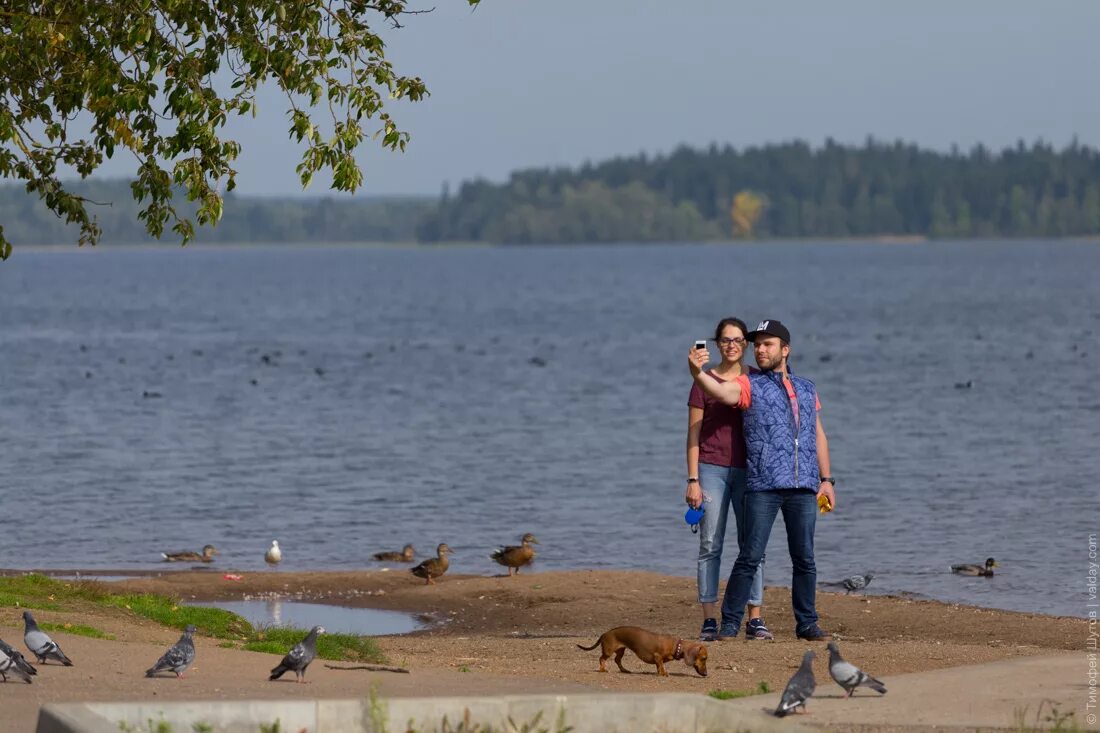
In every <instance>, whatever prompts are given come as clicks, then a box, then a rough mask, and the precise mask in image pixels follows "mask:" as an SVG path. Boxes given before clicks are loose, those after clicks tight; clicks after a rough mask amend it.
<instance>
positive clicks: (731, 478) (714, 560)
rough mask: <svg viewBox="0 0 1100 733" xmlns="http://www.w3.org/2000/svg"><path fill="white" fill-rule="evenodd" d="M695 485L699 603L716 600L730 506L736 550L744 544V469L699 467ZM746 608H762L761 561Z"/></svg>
mask: <svg viewBox="0 0 1100 733" xmlns="http://www.w3.org/2000/svg"><path fill="white" fill-rule="evenodd" d="M699 486H700V488H701V489H702V490H703V508H704V509H705V510H706V511H705V513H704V514H703V521H702V522H700V523H699V602H700V603H714V602H715V601H717V600H718V575H719V567H718V566H719V565H721V563H722V546H723V544H724V543H725V538H726V519H727V518H728V517H729V510H730V507H733V516H734V521H735V522H736V523H737V547H738V548H739V549H740V547H741V545H743V544H744V543H745V531H744V525H745V520H744V519H743V517H742V515H743V514H744V513H745V495H746V494H747V493H748V492H747V491H746V486H745V469H743V468H732V467H730V466H717V465H715V464H713V463H700V464H699ZM748 603H749V605H750V606H762V605H764V559H763V557H761V559H760V564H759V565H758V566H757V568H756V575H754V576H753V579H752V590H751V591H750V593H749V600H748Z"/></svg>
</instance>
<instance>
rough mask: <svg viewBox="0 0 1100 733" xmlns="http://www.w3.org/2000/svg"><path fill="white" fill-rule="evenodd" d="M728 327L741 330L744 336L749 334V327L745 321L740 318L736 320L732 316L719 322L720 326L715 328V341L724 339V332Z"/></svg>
mask: <svg viewBox="0 0 1100 733" xmlns="http://www.w3.org/2000/svg"><path fill="white" fill-rule="evenodd" d="M726 326H736V327H737V328H740V329H741V335H742V336H746V335H748V333H749V327H748V326H746V325H745V322H744V321H742V320H741V319H740V318H734V317H733V316H730V317H729V318H723V319H722V320H720V321H718V325H717V326H715V328H714V340H715V341H716V342H717V341H718V339H720V338H722V331H724V330H725V328H726Z"/></svg>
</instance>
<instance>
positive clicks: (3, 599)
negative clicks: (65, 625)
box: [0, 593, 61, 611]
mask: <svg viewBox="0 0 1100 733" xmlns="http://www.w3.org/2000/svg"><path fill="white" fill-rule="evenodd" d="M0 608H29V609H31V610H32V611H37V610H39V609H41V610H43V611H56V610H58V609H59V608H61V606H59V605H57V604H56V603H51V602H49V601H38V600H27V599H25V598H22V597H20V596H17V595H16V594H14V593H0Z"/></svg>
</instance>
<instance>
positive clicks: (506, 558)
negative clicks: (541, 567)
mask: <svg viewBox="0 0 1100 733" xmlns="http://www.w3.org/2000/svg"><path fill="white" fill-rule="evenodd" d="M520 541H521V542H522V543H523V544H521V545H518V546H517V545H510V546H508V547H498V548H497V549H496V550H495V551H494V552H493V554H492V555H489V558H490V559H492V560H496V561H497V562H498V563H500V564H501V565H503V566H504V567H506V568H508V577H509V578H510V577H512V571H513V570H515V571H516V574H517V575H518V574H519V569H520V568H522V567H523V566H524V565H530V564H531V561H532V560H534V559H535V548H533V547H531V545H537V544H538V543H539V541H538V540H536V539H535V535H533V534H531V533H530V532H528V533H527V534H525V535H523V539H522V540H520Z"/></svg>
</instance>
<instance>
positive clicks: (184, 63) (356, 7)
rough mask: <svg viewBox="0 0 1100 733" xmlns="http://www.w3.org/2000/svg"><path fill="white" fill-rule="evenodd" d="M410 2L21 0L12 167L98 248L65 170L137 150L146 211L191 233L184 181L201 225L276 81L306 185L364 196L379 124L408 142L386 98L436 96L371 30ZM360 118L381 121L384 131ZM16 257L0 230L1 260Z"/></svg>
mask: <svg viewBox="0 0 1100 733" xmlns="http://www.w3.org/2000/svg"><path fill="white" fill-rule="evenodd" d="M477 2H478V0H467V3H468V4H469V5H471V6H473V5H476V4H477ZM406 7H407V0H292V1H289V2H285V1H283V0H223V1H221V2H218V3H205V2H196V1H195V0H137V2H134V3H104V2H100V1H99V0H73V1H72V2H66V3H52V2H47V3H33V2H30V0H12V2H10V3H8V4H7V5H6V7H5V12H4V13H3V14H0V31H2V32H0V91H2V92H3V93H4V95H5V96H6V97H7V100H8V104H7V105H5V106H3V107H0V176H2V177H4V178H13V179H17V180H21V181H23V182H24V183H25V185H26V187H27V190H28V191H30V192H34V193H37V194H38V195H39V196H40V197H41V198H42V200H43V201H44V202H45V203H46V205H47V206H48V207H49V208H50V209H51V210H52V211H53V212H54V213H55V214H57V215H58V216H59V217H62V218H63V219H65V220H66V221H68V222H74V223H77V224H78V225H79V226H80V236H79V240H80V243H81V244H83V243H89V244H95V242H96V241H97V240H98V238H99V235H100V230H99V227H98V225H97V224H96V221H95V218H94V217H93V216H91V215H90V214H89V211H88V206H89V204H90V202H88V201H86V200H84V199H83V198H81V197H79V196H74V195H71V194H68V193H67V192H66V191H65V188H64V184H62V182H61V180H60V177H59V175H58V165H59V164H64V165H66V166H69V167H71V168H73V169H75V170H76V172H77V173H78V174H79V175H80V176H82V177H86V176H89V175H92V174H93V173H94V172H95V171H96V170H97V169H98V168H99V166H100V165H101V164H102V162H103V159H104V156H106V157H108V158H110V157H113V156H116V155H119V154H122V153H125V154H126V155H127V156H132V157H133V158H134V159H135V160H136V169H135V178H134V181H133V183H132V186H131V188H132V191H133V193H134V197H135V198H136V199H137V200H138V201H141V202H142V203H143V204H144V208H143V209H142V210H141V213H140V214H139V216H138V218H139V219H140V220H141V221H142V222H143V223H144V225H145V227H146V229H147V231H148V232H149V233H150V234H152V235H154V236H156V237H159V236H161V234H162V233H163V231H164V228H165V227H166V226H169V227H170V228H171V230H172V231H173V232H174V233H175V234H176V235H177V236H179V237H180V238H181V240H182V242H183V243H184V244H186V242H187V241H189V240H190V239H191V238H192V237H193V235H194V223H193V222H192V221H190V220H188V219H187V218H186V217H182V216H180V215H179V214H177V212H176V209H175V208H174V207H173V206H172V196H173V190H174V186H180V187H182V189H183V190H184V191H186V195H187V197H188V199H189V200H191V201H195V202H198V204H199V205H198V208H197V210H196V213H195V220H196V221H197V222H198V223H199V224H200V225H211V226H212V225H214V224H216V223H217V222H218V220H219V219H221V216H222V205H223V204H222V198H221V193H220V192H221V191H228V190H231V189H232V188H233V186H234V185H235V176H236V171H235V169H234V168H233V162H234V161H235V160H236V158H237V157H238V155H239V154H240V150H241V146H240V144H239V143H238V142H236V141H234V140H227V139H223V138H222V137H221V134H222V129H223V128H224V126H225V123H226V119H227V117H228V115H229V113H231V112H232V113H236V114H237V115H244V114H248V113H251V114H252V115H253V116H255V104H256V101H255V94H256V90H257V89H258V88H259V87H260V86H262V85H264V84H271V83H274V84H275V85H276V86H277V87H278V88H279V89H281V90H282V91H283V92H284V94H285V96H286V100H287V108H288V114H289V117H290V129H289V132H290V139H291V140H292V141H293V143H294V144H295V145H297V146H298V147H299V148H300V149H301V161H300V162H299V164H298V165H297V166H296V171H297V173H298V175H299V179H300V180H301V182H302V185H303V186H308V185H309V183H310V182H311V181H312V179H313V176H314V174H316V173H317V172H318V171H321V170H328V171H330V172H331V174H332V181H333V184H332V185H333V188H335V189H337V190H341V191H355V190H356V189H357V188H358V187H359V186H361V185H362V183H363V172H362V170H361V169H360V167H359V165H358V163H357V162H356V159H355V153H356V151H357V150H358V149H359V147H360V146H361V145H362V143H363V141H364V139H365V138H366V137H367V136H368V134H370V136H371V138H372V139H374V140H377V141H379V142H380V144H381V145H383V146H384V147H387V148H390V149H392V150H404V149H405V146H406V145H407V144H408V141H409V136H408V133H405V132H403V131H401V130H400V129H399V127H398V126H397V124H396V122H395V121H394V120H393V119H392V118H391V117H390V115H389V114H388V113H386V112H385V111H384V109H383V108H384V102H385V101H386V100H387V99H388V100H399V99H408V100H409V101H412V102H416V101H419V100H421V99H423V98H424V97H425V96H427V94H428V91H427V88H426V86H425V85H424V82H423V81H422V80H421V79H420V78H419V77H405V76H402V75H400V74H398V73H397V72H396V71H395V70H394V68H393V66H392V65H391V64H390V63H389V61H387V60H386V58H385V54H384V50H385V44H384V43H383V41H382V38H381V37H380V36H379V35H378V33H377V32H376V30H374V29H373V28H372V27H371V24H372V23H376V22H387V23H391V24H393V25H398V24H399V20H400V18H401V16H402V15H403V14H405V13H406V12H407V11H406ZM227 79H228V84H226V80H227ZM79 112H86V113H88V114H89V115H90V116H91V119H92V124H91V129H90V130H89V132H88V133H87V134H86V135H85V136H84V137H83V138H81V139H78V140H70V139H69V134H70V130H69V127H68V123H69V121H70V120H72V119H73V118H74V117H75V115H77V114H78V113H79ZM364 120H376V122H377V127H375V129H374V130H373V132H372V133H368V132H367V131H365V130H364V124H366V123H364ZM10 252H11V244H10V243H9V242H8V241H7V240H6V239H5V238H4V234H3V229H2V228H0V259H4V258H6V257H7V256H8V255H10Z"/></svg>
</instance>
